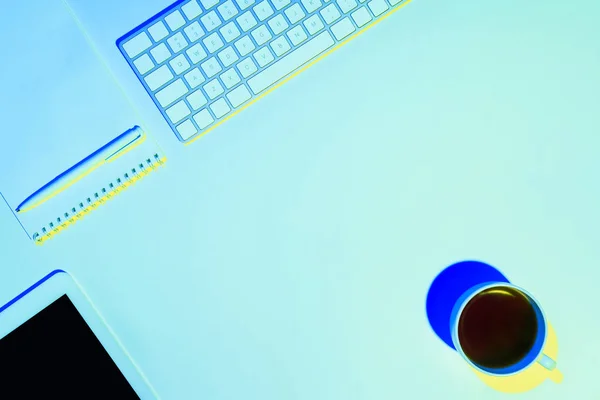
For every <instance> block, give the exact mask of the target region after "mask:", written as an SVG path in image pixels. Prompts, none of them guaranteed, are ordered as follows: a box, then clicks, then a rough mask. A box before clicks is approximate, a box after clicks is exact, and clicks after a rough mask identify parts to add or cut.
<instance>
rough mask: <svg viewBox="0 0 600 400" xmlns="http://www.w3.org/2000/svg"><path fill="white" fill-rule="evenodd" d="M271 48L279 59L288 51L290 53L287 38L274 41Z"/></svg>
mask: <svg viewBox="0 0 600 400" xmlns="http://www.w3.org/2000/svg"><path fill="white" fill-rule="evenodd" d="M270 46H271V48H272V49H273V51H274V52H275V55H276V56H277V57H281V56H282V55H284V54H285V53H287V52H288V51H290V44H289V43H288V41H287V39H286V38H285V36H283V35H282V36H279V37H278V38H277V39H275V40H273V41H272V42H271V44H270Z"/></svg>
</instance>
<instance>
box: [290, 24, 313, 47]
mask: <svg viewBox="0 0 600 400" xmlns="http://www.w3.org/2000/svg"><path fill="white" fill-rule="evenodd" d="M317 18H318V17H317ZM287 36H288V38H290V40H291V42H292V44H293V45H294V46H298V45H299V44H300V43H302V42H304V41H305V40H306V39H308V37H307V36H306V32H304V29H302V26H301V25H297V26H295V27H294V28H292V29H290V30H289V31H288V33H287Z"/></svg>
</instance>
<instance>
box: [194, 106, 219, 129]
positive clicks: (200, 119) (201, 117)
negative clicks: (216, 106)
mask: <svg viewBox="0 0 600 400" xmlns="http://www.w3.org/2000/svg"><path fill="white" fill-rule="evenodd" d="M194 121H196V124H197V125H198V127H199V128H200V129H204V128H206V127H207V126H209V125H210V124H212V123H213V122H215V120H214V119H213V117H212V115H210V113H209V112H208V110H207V109H204V110H202V111H200V112H199V113H198V114H196V115H194Z"/></svg>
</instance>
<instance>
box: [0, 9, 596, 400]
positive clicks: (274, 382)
mask: <svg viewBox="0 0 600 400" xmlns="http://www.w3.org/2000/svg"><path fill="white" fill-rule="evenodd" d="M157 11H158V10H157ZM599 17H600V4H598V3H597V2H596V1H592V0H575V1H571V2H568V3H567V2H558V1H550V2H548V1H541V0H537V1H530V2H519V1H513V0H508V1H505V2H481V1H462V2H447V1H441V0H430V1H428V0H415V1H414V2H413V3H412V4H409V5H408V6H407V7H406V8H404V9H403V10H401V11H399V12H398V13H396V14H395V15H394V16H392V17H391V18H390V19H388V20H386V21H385V22H383V23H382V24H380V25H378V26H377V27H375V28H374V29H372V30H371V31H370V32H367V33H366V34H364V35H361V36H360V37H359V38H358V39H356V40H354V41H353V42H351V43H350V44H348V45H347V46H345V47H344V48H342V49H341V50H339V51H338V52H336V53H334V54H333V55H331V56H329V57H328V58H327V59H325V60H323V61H321V62H320V63H318V64H317V65H315V66H313V67H312V68H310V69H309V70H308V71H306V72H304V73H303V74H302V75H300V76H299V77H297V78H295V79H293V80H292V81H290V82H288V83H287V84H286V85H285V86H283V87H282V88H280V89H278V90H277V91H275V92H273V93H272V94H270V95H269V96H267V97H266V98H264V99H263V100H261V101H260V102H258V103H257V104H255V105H253V106H252V107H251V108H249V109H248V110H246V111H244V112H243V113H242V114H240V115H238V116H237V117H236V118H234V119H232V120H231V121H229V122H228V123H227V124H225V125H223V126H222V127H221V128H219V129H217V130H215V131H213V132H212V133H210V134H209V135H207V136H206V137H205V138H203V139H200V140H198V141H196V142H195V143H194V144H193V145H191V146H188V147H183V146H181V145H180V144H179V143H178V142H177V141H176V139H175V137H174V135H173V134H172V133H171V132H170V131H168V130H166V129H164V127H165V126H166V124H165V125H164V126H163V125H160V123H159V122H157V121H159V117H160V116H159V115H157V113H158V111H156V110H155V109H151V108H147V107H144V111H143V113H144V116H145V118H146V119H147V121H150V124H152V126H154V127H156V129H155V131H154V132H153V134H154V137H155V138H156V139H157V140H158V141H159V142H160V144H161V146H162V147H163V148H164V150H165V151H166V152H167V155H168V156H169V163H168V165H167V167H166V168H164V169H163V170H162V171H161V172H159V173H157V174H152V175H151V176H150V177H148V178H147V179H144V180H143V181H141V182H140V184H139V185H136V187H134V188H132V189H130V190H129V191H127V192H126V193H125V194H123V195H121V196H119V197H118V198H117V199H115V200H114V201H112V202H110V203H109V204H108V205H107V206H105V207H102V208H101V209H99V210H98V211H96V212H95V213H94V215H93V216H91V217H89V218H87V219H86V220H85V221H84V222H82V223H80V224H77V225H75V226H74V227H72V228H70V229H69V230H67V231H66V232H65V233H63V234H61V235H60V236H58V237H57V238H56V239H53V240H52V241H50V242H48V243H47V245H45V246H43V247H35V246H33V245H32V244H31V243H30V242H29V241H28V240H27V238H26V236H25V234H24V233H23V232H22V231H21V230H20V227H19V225H18V223H17V221H16V220H15V219H14V218H13V216H12V214H11V213H10V211H9V210H8V209H6V208H4V209H0V240H1V241H0V243H1V245H0V246H1V249H2V251H1V252H0V266H1V269H0V302H1V303H4V302H5V301H7V300H9V299H10V298H12V297H13V296H14V295H16V294H17V293H18V292H19V291H21V290H22V289H24V288H26V287H27V286H29V285H30V284H31V283H33V282H34V281H36V280H37V279H39V278H40V277H42V276H43V275H45V274H46V273H47V272H48V271H50V270H52V269H54V268H64V269H67V270H70V271H71V272H72V273H73V274H74V275H75V276H76V277H77V278H78V279H79V281H80V282H81V283H82V284H83V285H84V286H85V287H86V289H87V291H88V293H89V295H90V296H91V297H92V299H93V300H94V302H95V304H96V305H97V306H98V308H99V309H100V310H101V311H102V313H103V314H104V315H105V317H106V319H107V320H108V322H109V323H110V324H111V326H112V327H113V328H114V330H115V331H116V332H117V334H118V335H119V336H120V338H121V339H122V340H123V342H124V344H125V346H126V347H127V348H128V350H129V351H130V352H131V354H132V356H133V357H134V358H135V359H136V360H137V361H138V363H139V364H140V365H141V367H142V368H143V370H144V371H145V372H146V374H147V375H148V377H149V379H150V380H151V382H152V383H153V384H154V386H155V387H156V389H157V390H158V392H159V393H160V394H161V395H162V398H164V399H193V398H203V399H240V398H245V399H261V400H266V399H269V400H270V399H328V400H330V399H335V400H337V399H340V400H341V399H344V400H348V399H396V398H424V399H429V398H444V399H461V400H463V399H481V398H486V399H502V398H505V397H506V395H503V394H501V393H497V392H494V391H492V390H491V389H489V388H488V387H486V386H485V385H484V384H483V383H481V382H480V381H479V380H478V379H477V377H476V376H475V375H474V374H473V373H472V372H471V371H470V370H469V369H468V367H467V366H466V364H465V363H464V362H462V361H461V360H460V358H459V357H458V355H457V354H456V353H454V352H453V351H451V350H449V349H448V348H447V346H446V345H445V344H444V343H442V342H441V341H440V340H439V339H438V338H437V337H436V336H435V334H434V333H433V332H432V331H431V329H430V328H429V326H428V323H427V319H426V315H425V296H426V293H427V289H428V287H429V284H430V283H431V280H432V279H433V278H434V277H435V275H436V274H437V273H438V272H439V271H440V270H441V269H442V268H444V267H445V266H447V265H449V264H451V263H453V262H455V261H458V260H462V259H481V260H484V261H486V262H489V263H490V264H492V265H494V266H496V267H498V268H499V269H500V270H501V271H502V272H503V273H505V274H506V275H507V276H508V277H509V278H510V280H511V281H512V282H514V283H515V284H517V285H519V286H522V287H524V288H526V289H527V290H529V291H530V292H531V293H532V294H533V295H534V296H536V298H537V299H538V300H539V301H540V302H541V304H542V305H543V307H544V309H545V312H546V314H547V316H548V318H549V320H550V321H551V323H552V324H553V326H554V328H555V329H556V332H557V335H558V340H559V357H558V363H559V366H560V368H561V370H562V371H563V373H564V375H565V381H564V382H563V384H561V385H560V386H557V385H553V384H552V383H551V382H546V383H544V385H542V386H540V387H538V388H537V389H535V390H534V391H532V392H529V393H527V394H525V395H523V396H521V397H523V398H525V399H528V400H530V399H531V400H534V399H545V400H547V399H565V398H577V399H593V398H596V397H598V395H600V389H599V388H598V385H597V380H598V379H597V374H598V372H597V365H598V360H600V342H599V340H598V339H597V338H598V336H599V334H600V320H599V319H598V318H596V314H597V307H596V305H597V304H598V299H597V294H596V293H597V281H598V277H599V274H600V273H599V272H598V271H599V269H598V264H599V262H600V246H598V228H597V227H598V226H599V225H600V213H599V212H598V211H597V204H598V203H599V202H600V189H598V185H597V184H596V182H597V175H598V168H599V167H600V161H598V157H597V154H598V150H597V149H598V146H599V145H600V137H599V136H598V132H599V128H600V116H598V108H599V106H600V75H599V74H598V71H599V70H600V52H599V43H600V31H599V30H598V24H597V21H598V18H599ZM116 19H118V18H116ZM5 23H21V21H16V22H12V21H11V20H10V19H9V20H8V21H7V22H5ZM108 23H110V21H108ZM115 23H116V22H115ZM131 79H132V81H133V79H135V78H134V77H133V74H132V78H131ZM3 95H4V94H3ZM148 102H149V100H148ZM138 104H140V103H138ZM3 118H4V119H5V121H6V120H7V121H8V122H7V124H8V126H6V124H5V126H4V128H5V129H4V130H3V131H2V133H0V134H1V135H8V134H9V132H19V130H17V129H16V128H19V127H20V124H22V123H23V121H11V120H10V119H9V116H3ZM11 128H14V129H11ZM10 134H12V133H10ZM15 156H18V155H17V154H15ZM32 162H33V160H32ZM2 173H6V171H2Z"/></svg>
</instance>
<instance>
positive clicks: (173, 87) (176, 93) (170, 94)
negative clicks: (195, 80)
mask: <svg viewBox="0 0 600 400" xmlns="http://www.w3.org/2000/svg"><path fill="white" fill-rule="evenodd" d="M187 92H188V89H187V86H185V83H183V81H182V80H181V79H177V80H176V81H175V82H173V83H171V84H169V85H168V86H166V87H165V88H164V89H162V90H161V91H159V92H157V93H156V100H158V102H159V103H160V105H161V106H163V107H167V106H168V105H169V104H171V103H173V102H174V101H175V100H177V99H178V98H180V97H181V96H183V95H184V94H186V93H187Z"/></svg>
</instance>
